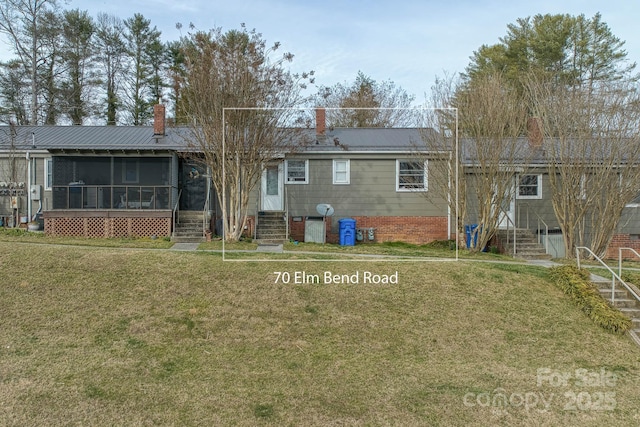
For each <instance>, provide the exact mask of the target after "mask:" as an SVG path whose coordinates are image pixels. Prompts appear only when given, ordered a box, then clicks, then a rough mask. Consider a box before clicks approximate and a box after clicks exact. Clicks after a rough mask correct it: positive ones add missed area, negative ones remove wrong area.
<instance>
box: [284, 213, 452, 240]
mask: <svg viewBox="0 0 640 427" xmlns="http://www.w3.org/2000/svg"><path fill="white" fill-rule="evenodd" d="M352 218H353V219H355V220H356V230H358V229H361V230H362V234H363V240H356V244H362V243H382V242H406V243H414V244H424V243H429V242H432V241H434V240H447V239H448V237H449V236H448V233H447V217H424V216H354V217H352ZM331 222H332V221H330V220H327V242H328V243H338V242H339V239H340V230H338V229H336V230H335V231H334V230H331ZM304 228H305V218H304V217H302V221H293V218H292V217H290V218H289V233H290V236H291V238H292V239H294V240H298V241H300V242H302V241H304ZM336 228H337V227H336ZM370 228H373V234H374V240H369V237H368V230H369V229H370Z"/></svg>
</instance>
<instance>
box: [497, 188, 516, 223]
mask: <svg viewBox="0 0 640 427" xmlns="http://www.w3.org/2000/svg"><path fill="white" fill-rule="evenodd" d="M507 192H508V193H505V195H504V197H503V199H502V209H501V210H500V216H499V217H498V228H500V229H505V228H513V227H514V224H515V223H516V198H515V188H514V187H511V188H510V189H508V190H507Z"/></svg>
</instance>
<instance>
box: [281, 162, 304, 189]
mask: <svg viewBox="0 0 640 427" xmlns="http://www.w3.org/2000/svg"><path fill="white" fill-rule="evenodd" d="M284 169H285V171H284V175H285V182H286V183H287V184H308V183H309V160H287V161H285V163H284Z"/></svg>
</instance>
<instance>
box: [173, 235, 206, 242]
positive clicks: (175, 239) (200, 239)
mask: <svg viewBox="0 0 640 427" xmlns="http://www.w3.org/2000/svg"><path fill="white" fill-rule="evenodd" d="M204 240H205V239H204V237H202V236H200V237H184V236H173V237H171V241H172V242H175V243H201V242H204Z"/></svg>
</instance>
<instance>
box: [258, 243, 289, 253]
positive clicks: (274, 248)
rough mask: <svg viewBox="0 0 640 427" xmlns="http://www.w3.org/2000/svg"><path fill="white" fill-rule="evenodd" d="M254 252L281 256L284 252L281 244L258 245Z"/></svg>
mask: <svg viewBox="0 0 640 427" xmlns="http://www.w3.org/2000/svg"><path fill="white" fill-rule="evenodd" d="M256 252H271V253H278V254H281V253H283V252H284V250H283V249H282V244H268V243H262V244H259V245H258V248H257V249H256Z"/></svg>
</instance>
